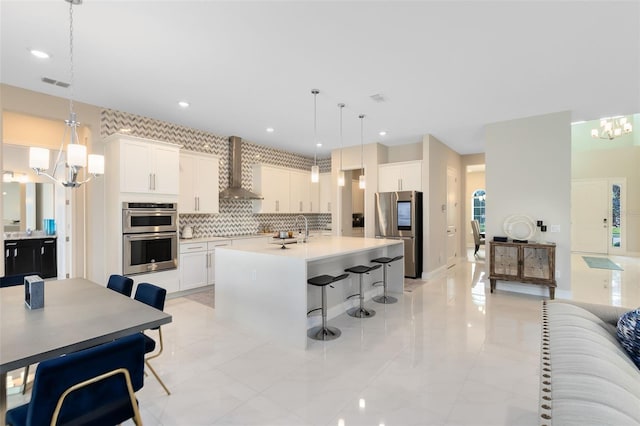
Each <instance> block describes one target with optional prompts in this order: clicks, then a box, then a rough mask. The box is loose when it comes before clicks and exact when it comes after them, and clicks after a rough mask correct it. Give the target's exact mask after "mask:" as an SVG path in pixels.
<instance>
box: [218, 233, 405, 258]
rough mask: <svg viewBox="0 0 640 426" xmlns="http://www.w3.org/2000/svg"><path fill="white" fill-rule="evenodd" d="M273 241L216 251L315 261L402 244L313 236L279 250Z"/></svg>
mask: <svg viewBox="0 0 640 426" xmlns="http://www.w3.org/2000/svg"><path fill="white" fill-rule="evenodd" d="M272 240H273V241H268V242H265V240H259V241H256V242H255V244H250V245H243V246H240V247H238V246H225V247H220V248H218V250H233V251H243V252H249V253H254V254H262V255H271V256H281V257H288V258H292V259H302V260H306V261H315V260H321V259H326V258H330V257H335V256H340V255H348V254H353V253H358V252H361V251H363V250H370V249H375V248H382V247H389V246H392V245H396V244H402V241H401V240H391V239H383V238H359V237H337V236H319V235H314V236H311V237H310V238H309V241H308V242H306V243H302V244H300V243H294V244H286V245H285V247H286V249H283V248H281V247H282V244H281V243H280V240H279V239H277V238H273V239H272Z"/></svg>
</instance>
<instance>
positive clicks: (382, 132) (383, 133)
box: [379, 130, 387, 136]
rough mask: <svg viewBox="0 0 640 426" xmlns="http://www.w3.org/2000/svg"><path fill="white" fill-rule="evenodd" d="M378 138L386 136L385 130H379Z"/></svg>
mask: <svg viewBox="0 0 640 426" xmlns="http://www.w3.org/2000/svg"><path fill="white" fill-rule="evenodd" d="M379 135H380V136H387V132H386V131H385V130H380V133H379Z"/></svg>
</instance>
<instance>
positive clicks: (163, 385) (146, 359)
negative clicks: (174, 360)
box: [144, 328, 171, 395]
mask: <svg viewBox="0 0 640 426" xmlns="http://www.w3.org/2000/svg"><path fill="white" fill-rule="evenodd" d="M158 336H159V337H158V340H160V345H159V346H160V348H159V350H158V353H156V354H153V355H151V356H149V357H147V358H145V360H144V363H145V364H147V367H149V370H151V373H153V375H154V376H155V377H156V379H157V380H158V382H159V383H160V385H161V386H162V387H163V388H164V391H165V392H166V393H167V395H171V392H169V389H168V388H167V386H166V385H165V384H164V382H163V381H162V379H161V378H160V376H158V373H156V370H154V369H153V367H152V366H151V364H149V360H151V359H154V358H157V357H159V356H160V354H161V353H162V351H163V350H164V342H163V340H162V328H158Z"/></svg>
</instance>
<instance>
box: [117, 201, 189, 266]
mask: <svg viewBox="0 0 640 426" xmlns="http://www.w3.org/2000/svg"><path fill="white" fill-rule="evenodd" d="M177 222H178V209H177V205H176V204H175V203H133V202H125V203H122V254H123V259H122V265H123V274H124V275H133V274H142V273H148V272H156V271H163V270H167V269H175V268H177V266H178V223H177Z"/></svg>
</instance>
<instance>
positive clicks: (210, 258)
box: [207, 240, 231, 284]
mask: <svg viewBox="0 0 640 426" xmlns="http://www.w3.org/2000/svg"><path fill="white" fill-rule="evenodd" d="M229 245H231V240H221V241H209V242H208V243H207V284H215V281H216V247H224V246H229Z"/></svg>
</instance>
